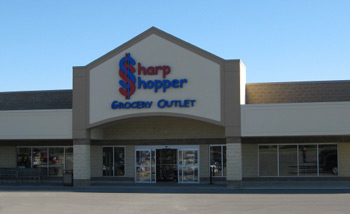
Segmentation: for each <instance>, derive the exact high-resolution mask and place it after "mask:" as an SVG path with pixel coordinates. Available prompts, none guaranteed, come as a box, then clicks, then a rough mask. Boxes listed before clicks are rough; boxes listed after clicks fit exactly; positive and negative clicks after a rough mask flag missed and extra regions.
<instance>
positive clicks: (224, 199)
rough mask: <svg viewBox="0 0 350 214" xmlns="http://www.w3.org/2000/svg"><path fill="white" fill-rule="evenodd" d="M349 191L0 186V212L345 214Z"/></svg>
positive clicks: (185, 187) (217, 187) (52, 213)
mask: <svg viewBox="0 0 350 214" xmlns="http://www.w3.org/2000/svg"><path fill="white" fill-rule="evenodd" d="M349 201H350V191H349V189H331V190H329V189H227V188H225V187H224V186H214V187H213V186H208V185H206V186H171V187H168V186H137V185H134V186H131V187H130V186H124V187H123V186H119V187H109V186H105V187H89V188H72V187H42V186H13V187H11V186H0V213H1V214H8V213H9V214H11V213H16V214H18V213H26V214H27V213H28V214H30V213H35V214H37V213H49V214H56V213H143V214H145V213H166V214H172V213H216V214H218V213H303V214H305V213H349V210H350V203H349Z"/></svg>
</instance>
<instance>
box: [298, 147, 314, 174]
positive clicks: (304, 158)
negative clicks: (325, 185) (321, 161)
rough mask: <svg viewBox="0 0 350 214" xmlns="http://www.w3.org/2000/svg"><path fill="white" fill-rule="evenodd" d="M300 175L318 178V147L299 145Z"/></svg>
mask: <svg viewBox="0 0 350 214" xmlns="http://www.w3.org/2000/svg"><path fill="white" fill-rule="evenodd" d="M299 175H300V176H317V145H299Z"/></svg>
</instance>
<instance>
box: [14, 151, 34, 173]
mask: <svg viewBox="0 0 350 214" xmlns="http://www.w3.org/2000/svg"><path fill="white" fill-rule="evenodd" d="M31 154H32V149H31V148H19V149H18V151H17V167H18V168H31V167H32V155H31Z"/></svg>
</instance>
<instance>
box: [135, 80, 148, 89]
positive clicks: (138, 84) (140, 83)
mask: <svg viewBox="0 0 350 214" xmlns="http://www.w3.org/2000/svg"><path fill="white" fill-rule="evenodd" d="M141 85H143V88H144V89H146V88H147V85H146V82H145V81H143V80H142V79H141V77H137V88H138V89H140V88H141Z"/></svg>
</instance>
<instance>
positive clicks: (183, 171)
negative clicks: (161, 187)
mask: <svg viewBox="0 0 350 214" xmlns="http://www.w3.org/2000/svg"><path fill="white" fill-rule="evenodd" d="M135 156H136V157H135V161H136V164H135V182H136V183H156V182H157V181H163V182H164V181H171V182H178V183H199V148H181V147H180V148H178V147H175V148H174V147H172V148H168V147H166V149H165V148H154V147H153V148H136V149H135Z"/></svg>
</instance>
